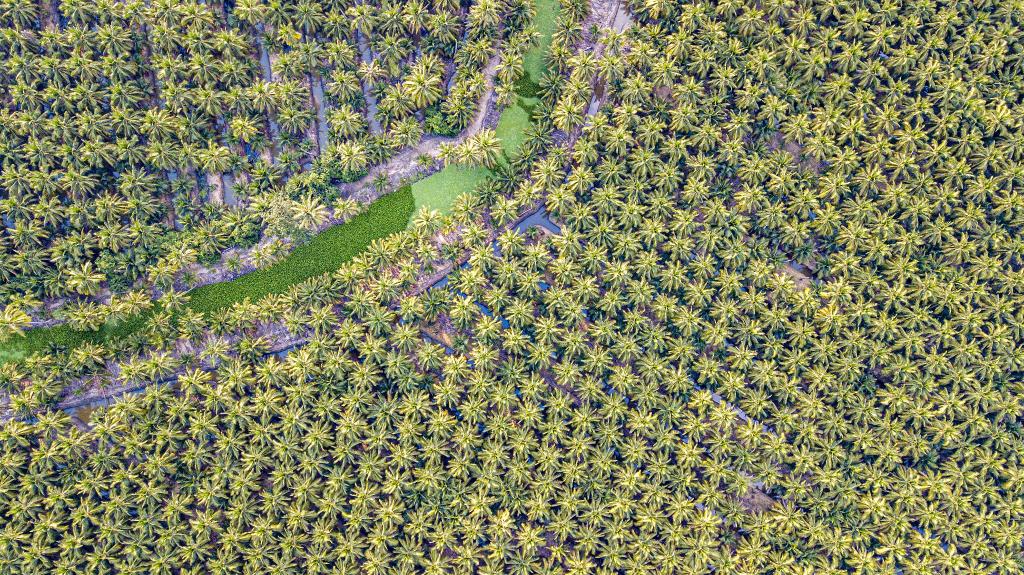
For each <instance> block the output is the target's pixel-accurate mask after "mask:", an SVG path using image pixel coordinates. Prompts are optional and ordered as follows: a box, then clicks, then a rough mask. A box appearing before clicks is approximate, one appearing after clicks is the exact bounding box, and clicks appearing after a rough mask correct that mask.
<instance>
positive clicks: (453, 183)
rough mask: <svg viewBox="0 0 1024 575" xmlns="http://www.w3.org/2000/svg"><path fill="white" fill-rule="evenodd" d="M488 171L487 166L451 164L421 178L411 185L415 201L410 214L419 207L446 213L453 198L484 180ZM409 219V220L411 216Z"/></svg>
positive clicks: (471, 189) (416, 211) (415, 211)
mask: <svg viewBox="0 0 1024 575" xmlns="http://www.w3.org/2000/svg"><path fill="white" fill-rule="evenodd" d="M490 173H491V172H490V171H489V170H488V169H487V168H479V167H478V168H471V167H468V166H457V165H455V164H452V165H450V166H447V167H446V168H444V169H443V170H441V171H439V172H436V173H434V174H433V175H431V176H429V177H426V178H423V179H422V180H420V181H418V182H416V183H414V184H413V185H412V195H413V198H414V199H415V202H416V208H415V210H413V214H412V215H413V216H415V214H417V213H419V211H420V209H421V208H427V209H428V210H438V211H439V212H441V213H443V214H446V213H448V210H450V209H451V207H452V204H453V203H454V202H455V198H457V197H459V196H461V195H462V194H465V193H469V192H471V191H473V188H475V187H476V186H478V185H479V184H480V183H481V182H483V181H485V180H486V179H487V177H488V176H489V175H490ZM409 219H410V220H411V217H410V218H409Z"/></svg>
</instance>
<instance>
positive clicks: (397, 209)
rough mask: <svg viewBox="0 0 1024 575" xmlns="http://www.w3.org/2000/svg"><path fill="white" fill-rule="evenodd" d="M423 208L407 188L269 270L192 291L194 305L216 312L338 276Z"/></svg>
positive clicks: (336, 227) (399, 229) (200, 310)
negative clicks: (315, 279)
mask: <svg viewBox="0 0 1024 575" xmlns="http://www.w3.org/2000/svg"><path fill="white" fill-rule="evenodd" d="M417 207H418V206H416V200H415V199H414V196H413V191H412V189H410V187H409V186H404V187H402V188H401V189H399V190H398V191H396V192H392V193H390V194H388V195H386V196H384V197H382V198H380V199H379V200H377V201H376V202H374V203H372V204H370V207H369V208H368V209H367V210H366V211H365V212H363V213H361V214H358V215H356V216H355V217H353V218H352V219H350V220H348V221H347V222H345V223H343V224H339V225H336V226H332V227H329V228H327V229H326V230H324V231H323V232H321V233H319V234H317V235H316V236H314V237H313V239H311V240H310V241H308V242H306V243H304V244H302V245H301V246H299V247H298V248H296V249H295V250H294V251H292V252H291V253H290V254H288V256H287V257H285V258H284V259H283V260H281V261H280V262H277V263H275V264H274V265H272V266H270V267H269V268H266V269H262V270H256V271H254V272H252V273H248V274H245V275H243V276H241V277H239V278H236V279H234V280H231V281H227V282H220V283H215V284H209V285H205V286H202V287H198V288H196V289H194V290H192V291H190V292H189V294H188V295H189V304H188V306H189V307H190V308H191V309H193V310H195V311H199V312H203V313H210V312H214V311H217V310H220V309H224V308H226V307H227V306H229V305H231V304H232V303H235V302H238V301H242V300H243V299H245V298H248V299H250V300H252V301H258V300H259V299H261V298H262V297H263V296H265V295H268V294H273V293H283V292H284V291H286V290H287V289H288V288H290V287H291V286H293V285H295V284H297V283H299V282H302V281H305V280H307V279H309V278H311V277H314V276H318V275H322V274H325V273H329V272H333V271H335V270H337V269H338V268H339V267H341V265H342V264H344V263H345V262H347V261H349V260H351V259H352V258H353V257H355V256H356V255H358V254H359V253H361V252H362V251H363V250H365V249H366V247H367V246H369V245H370V242H372V241H374V240H376V239H379V238H383V237H387V236H389V235H391V234H393V233H396V232H400V231H402V230H404V229H405V228H406V223H407V222H408V221H409V218H410V217H412V215H413V213H415V211H416V209H417Z"/></svg>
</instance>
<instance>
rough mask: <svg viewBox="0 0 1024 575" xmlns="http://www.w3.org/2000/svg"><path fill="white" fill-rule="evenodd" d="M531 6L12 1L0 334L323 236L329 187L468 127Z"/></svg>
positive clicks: (0, 49)
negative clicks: (438, 134)
mask: <svg viewBox="0 0 1024 575" xmlns="http://www.w3.org/2000/svg"><path fill="white" fill-rule="evenodd" d="M529 1H530V0H502V1H501V2H493V1H489V0H483V1H481V0H467V1H464V2H457V1H456V2H450V1H442V2H434V1H424V0H410V1H408V2H399V3H396V2H394V1H393V0H360V1H359V2H336V1H333V0H303V1H301V2H297V3H296V2H271V1H269V0H243V1H240V2H206V1H201V0H182V1H177V2H158V3H156V4H155V5H153V6H150V5H149V3H147V2H142V3H139V2H114V3H113V4H111V3H103V2H101V3H95V2H85V3H82V2H71V1H69V0H53V1H50V0H45V1H38V0H13V2H5V3H3V5H2V6H0V58H2V59H3V64H4V66H2V67H0V69H2V72H0V93H2V94H4V95H8V94H10V95H17V96H15V97H7V98H3V99H2V102H0V222H2V223H0V308H3V307H6V306H15V307H17V308H18V313H10V314H8V315H7V316H3V317H0V320H3V321H0V337H2V336H3V335H4V334H6V333H10V332H14V331H16V329H17V328H19V327H22V326H24V325H25V321H26V317H28V316H26V315H24V312H26V311H29V310H36V314H37V315H38V314H42V313H44V310H49V309H50V308H48V307H45V306H43V305H41V304H42V303H46V301H47V300H52V299H53V298H62V300H63V301H67V302H68V303H69V306H65V307H74V306H75V305H78V304H82V305H89V304H93V303H95V302H96V301H97V300H99V299H102V296H104V295H105V293H106V291H107V290H108V289H109V290H111V291H113V292H115V293H121V292H125V291H129V290H131V289H146V288H149V287H152V286H153V285H156V286H164V285H168V284H170V283H173V280H174V279H175V277H176V276H178V275H180V274H181V273H182V271H183V270H185V269H188V268H189V267H190V266H191V265H192V264H194V263H196V262H210V261H217V259H218V258H219V257H220V255H221V253H222V252H223V250H224V249H225V248H228V247H231V246H251V245H253V244H254V243H255V242H256V241H257V240H258V239H259V237H260V235H261V233H264V232H266V233H268V234H269V235H277V236H281V235H284V234H282V233H280V232H281V231H282V229H288V228H294V227H301V228H303V229H306V230H310V229H314V228H316V227H317V226H316V224H317V222H316V221H311V220H310V219H309V215H310V212H309V210H308V209H307V208H308V207H309V206H310V205H311V203H312V202H315V201H316V200H323V201H329V200H330V199H331V198H333V195H334V193H333V191H332V189H333V186H334V184H337V183H338V182H339V181H349V180H351V179H352V178H354V177H356V175H358V174H361V173H365V172H366V170H367V169H368V168H369V167H371V166H373V165H376V164H379V163H381V162H383V161H386V160H387V158H388V157H389V156H390V155H391V154H392V153H393V152H394V151H396V150H399V149H401V148H402V147H403V146H407V145H410V144H412V143H415V142H417V141H418V140H419V139H420V137H421V136H422V135H423V134H424V132H426V131H429V130H430V129H431V126H432V125H433V126H435V127H436V128H437V129H439V130H442V131H450V132H451V133H457V132H459V131H461V130H462V129H463V128H464V127H465V126H466V125H467V124H468V122H469V121H470V119H471V118H472V117H473V116H474V114H475V113H476V108H477V106H478V103H479V102H480V99H481V96H482V91H483V90H482V86H484V85H485V82H484V81H483V80H484V76H483V74H484V68H485V66H486V65H487V63H488V62H489V61H490V60H491V58H492V57H494V56H495V55H496V54H498V53H499V52H500V53H502V54H503V58H506V59H507V60H509V61H512V62H515V61H518V60H520V59H521V56H522V52H524V51H525V50H526V49H527V47H528V46H529V35H527V34H526V31H525V28H526V26H527V24H528V23H529V17H530V4H529ZM520 74H521V72H520V73H510V74H505V75H503V76H502V77H501V78H499V79H497V83H498V85H508V86H511V85H512V84H513V83H514V82H516V81H517V80H518V75H520ZM428 111H429V113H428V114H424V112H428ZM424 117H429V118H431V122H430V123H425V122H424V121H422V118H424ZM310 165H312V166H313V167H312V169H309V166H310ZM309 174H313V176H314V177H311V178H310V177H306V176H307V175H309ZM289 202H290V203H289ZM271 203H272V204H275V205H276V206H278V208H281V209H266V206H267V205H268V204H271ZM285 208H287V209H285ZM45 313H49V312H48V311H45ZM62 313H64V315H68V314H67V310H64V312H62Z"/></svg>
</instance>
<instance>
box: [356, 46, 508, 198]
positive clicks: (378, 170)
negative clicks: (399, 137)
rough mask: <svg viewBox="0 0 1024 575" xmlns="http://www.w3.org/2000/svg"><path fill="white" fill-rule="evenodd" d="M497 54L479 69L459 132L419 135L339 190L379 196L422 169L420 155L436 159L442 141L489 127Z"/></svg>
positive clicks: (358, 195)
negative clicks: (479, 80) (475, 96)
mask: <svg viewBox="0 0 1024 575" xmlns="http://www.w3.org/2000/svg"><path fill="white" fill-rule="evenodd" d="M499 60H500V56H499V55H495V56H494V57H492V58H491V59H490V61H489V62H487V66H485V67H484V69H483V76H484V86H483V95H482V96H481V97H480V102H479V104H478V105H477V110H476V114H474V116H473V119H472V120H470V122H469V125H468V126H466V129H464V130H463V131H462V132H461V133H459V135H457V136H454V137H450V138H448V137H444V136H430V137H428V138H423V139H422V140H420V142H419V143H418V144H416V145H415V146H412V147H408V148H404V149H403V150H401V151H400V152H398V153H397V154H395V155H394V156H392V157H391V158H390V159H389V160H388V161H387V162H384V163H383V164H379V165H377V166H374V167H372V168H370V171H369V172H368V173H367V174H366V175H365V176H363V178H362V179H360V180H357V181H355V182H352V183H350V184H342V185H341V186H340V189H341V191H342V193H343V194H344V195H345V196H347V197H350V198H353V199H355V200H357V201H360V202H363V203H370V202H372V201H374V200H375V199H377V198H378V197H380V196H381V195H382V194H383V193H384V192H385V191H388V190H389V189H391V188H392V187H394V186H395V185H397V184H398V182H400V181H401V180H402V179H405V178H411V177H413V176H415V175H416V174H418V173H420V172H423V171H426V169H427V168H426V167H424V166H423V165H422V164H420V161H419V158H420V157H421V156H429V157H431V158H433V160H434V162H436V161H437V159H438V156H439V153H440V146H441V144H443V143H452V144H458V143H461V142H463V141H464V140H466V138H470V137H472V136H475V135H477V134H479V133H480V131H481V130H483V129H484V128H493V127H494V124H497V116H496V115H494V114H491V113H490V112H491V110H492V105H491V103H492V100H493V98H494V77H495V75H496V74H497V71H498V62H499ZM381 175H383V176H385V177H386V178H387V185H385V186H377V180H378V178H380V176H381Z"/></svg>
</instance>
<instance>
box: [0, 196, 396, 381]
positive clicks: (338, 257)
mask: <svg viewBox="0 0 1024 575" xmlns="http://www.w3.org/2000/svg"><path fill="white" fill-rule="evenodd" d="M415 206H416V202H415V200H414V198H413V194H412V189H411V188H410V187H409V186H404V187H402V188H401V189H399V190H398V191H396V192H393V193H391V194H388V195H386V196H384V197H382V198H380V199H379V200H377V201H376V202H374V203H372V204H370V207H369V208H368V209H367V210H366V211H365V212H363V213H361V214H359V215H357V216H355V217H354V218H352V219H351V220H349V221H347V222H345V223H343V224H339V225H337V226H332V227H330V228H327V229H326V230H324V231H323V232H321V233H320V234H317V235H316V236H314V237H313V238H312V239H311V240H310V241H309V242H307V243H305V244H303V245H301V246H299V247H298V248H296V249H295V250H294V251H292V253H290V254H289V255H288V256H287V257H285V258H284V259H282V260H281V261H279V262H277V263H276V264H274V265H273V266H271V267H269V268H267V269H263V270H257V271H254V272H252V273H248V274H246V275H244V276H241V277H239V278H236V279H234V280H231V281H227V282H221V283H216V284H209V285H205V286H202V287H199V288H196V289H194V290H192V291H190V292H189V298H190V300H189V304H188V306H189V307H190V308H191V309H193V310H195V311H198V312H202V313H205V314H209V313H212V312H216V311H218V310H222V309H224V308H227V307H229V306H231V304H233V303H235V302H239V301H242V300H243V299H245V298H249V299H250V300H252V301H257V300H259V299H261V298H263V297H264V296H267V295H270V294H273V293H283V292H285V291H287V290H288V289H289V288H290V287H292V286H293V285H296V284H298V283H301V282H303V281H305V280H307V279H309V278H311V277H314V276H318V275H322V274H325V273H329V272H333V271H335V270H337V269H338V268H340V267H341V266H342V264H344V263H345V262H348V261H349V260H351V259H352V258H353V257H355V256H356V255H358V254H359V253H360V252H362V251H363V250H365V249H366V248H367V246H369V245H370V242H372V241H373V240H376V239H379V238H383V237H386V236H389V235H391V234H394V233H396V232H400V231H402V230H404V229H405V228H406V225H407V224H408V222H409V218H410V217H411V216H412V214H413V211H414V210H415ZM153 313H154V311H153V310H150V311H147V312H145V313H141V314H138V315H135V316H132V317H130V318H127V319H124V320H122V321H119V322H117V323H115V324H107V325H104V326H103V327H101V328H100V329H98V330H95V331H76V330H73V329H71V328H70V327H68V326H67V325H66V324H64V325H59V326H55V327H48V328H36V329H31V330H28V331H26V332H25V334H24V335H22V336H20V337H15V338H12V339H11V340H9V341H7V342H6V343H4V344H2V345H0V364H3V363H6V362H8V361H15V360H19V359H22V358H24V357H27V356H28V355H31V354H33V353H37V352H41V351H46V350H47V349H49V346H50V344H54V345H57V346H60V347H64V348H67V349H72V348H75V347H78V346H79V345H82V344H83V343H85V342H93V343H104V342H109V341H115V340H118V339H124V338H126V337H128V336H130V335H131V334H133V333H135V332H136V331H138V330H140V329H142V328H143V327H145V325H146V320H148V319H149V317H150V316H152V315H153Z"/></svg>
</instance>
